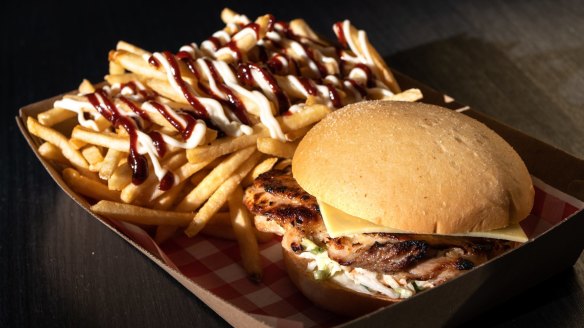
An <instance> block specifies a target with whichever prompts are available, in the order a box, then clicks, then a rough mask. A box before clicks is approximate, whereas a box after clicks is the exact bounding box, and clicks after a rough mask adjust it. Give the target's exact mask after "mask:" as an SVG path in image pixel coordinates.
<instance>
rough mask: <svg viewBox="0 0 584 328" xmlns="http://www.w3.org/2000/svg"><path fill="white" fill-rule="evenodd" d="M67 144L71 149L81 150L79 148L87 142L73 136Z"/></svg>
mask: <svg viewBox="0 0 584 328" xmlns="http://www.w3.org/2000/svg"><path fill="white" fill-rule="evenodd" d="M69 144H70V145H71V147H73V149H77V150H81V148H83V147H85V146H87V142H85V141H83V140H79V139H75V138H71V139H69Z"/></svg>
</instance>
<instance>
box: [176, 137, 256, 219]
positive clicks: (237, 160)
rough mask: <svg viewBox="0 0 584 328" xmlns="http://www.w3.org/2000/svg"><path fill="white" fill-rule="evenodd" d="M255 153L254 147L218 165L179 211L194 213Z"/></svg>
mask: <svg viewBox="0 0 584 328" xmlns="http://www.w3.org/2000/svg"><path fill="white" fill-rule="evenodd" d="M254 151H255V149H254V148H253V147H249V148H244V149H242V150H239V151H237V152H235V153H233V155H231V156H229V157H228V158H227V159H225V161H223V162H221V164H219V165H217V167H215V168H214V169H213V170H212V171H211V172H210V173H209V175H207V176H206V177H205V178H204V179H203V180H202V181H201V182H200V183H199V184H198V185H197V186H196V187H195V189H194V190H193V191H192V192H191V193H189V194H188V195H187V196H186V197H185V198H184V199H183V200H182V202H181V203H180V204H179V205H178V206H177V210H179V211H193V210H195V209H197V208H199V206H201V204H203V202H205V201H206V200H207V199H209V197H210V196H211V194H213V193H214V192H215V190H217V188H219V186H221V183H222V182H223V178H224V177H225V176H230V175H231V174H232V173H233V172H235V170H236V169H237V168H238V167H240V166H241V164H242V163H243V162H245V161H246V160H247V159H248V158H249V157H250V156H251V154H252V153H253V152H254Z"/></svg>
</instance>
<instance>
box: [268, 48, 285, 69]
mask: <svg viewBox="0 0 584 328" xmlns="http://www.w3.org/2000/svg"><path fill="white" fill-rule="evenodd" d="M282 59H283V60H285V61H288V58H287V56H286V55H284V54H281V53H276V54H274V55H273V56H272V58H270V60H268V62H267V65H268V68H269V69H270V71H272V73H274V74H286V72H285V71H284V64H282Z"/></svg>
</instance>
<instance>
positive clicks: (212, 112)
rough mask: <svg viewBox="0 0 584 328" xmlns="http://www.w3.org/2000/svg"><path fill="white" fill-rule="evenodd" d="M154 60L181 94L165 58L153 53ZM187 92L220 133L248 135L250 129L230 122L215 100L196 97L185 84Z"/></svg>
mask: <svg viewBox="0 0 584 328" xmlns="http://www.w3.org/2000/svg"><path fill="white" fill-rule="evenodd" d="M153 56H154V58H156V60H158V62H159V63H160V64H161V65H162V66H163V67H164V69H165V70H166V77H167V79H168V82H169V83H170V85H171V86H172V88H173V89H174V90H175V91H176V92H177V93H178V94H182V89H181V88H180V86H179V85H178V84H177V82H176V81H175V79H174V77H173V76H172V68H171V66H170V63H169V62H168V61H167V60H166V58H165V57H164V56H163V55H162V54H161V53H159V52H155V53H154V54H153ZM185 84H186V86H187V88H188V89H189V92H191V93H192V94H193V95H195V98H196V99H197V100H198V101H199V102H200V103H201V104H202V105H203V106H204V107H205V109H206V110H207V112H208V113H209V117H210V118H211V121H212V122H213V124H215V125H216V126H217V127H218V128H219V129H221V131H223V132H225V134H227V135H229V136H234V137H237V136H240V135H242V134H250V133H251V132H250V131H251V127H249V126H247V125H244V124H241V123H240V122H237V121H231V120H229V118H227V116H226V115H225V111H224V110H223V106H222V105H221V104H220V103H219V102H218V101H217V100H215V99H212V98H206V97H200V96H199V95H197V93H196V92H195V90H194V89H193V88H192V87H191V85H190V84H188V83H185Z"/></svg>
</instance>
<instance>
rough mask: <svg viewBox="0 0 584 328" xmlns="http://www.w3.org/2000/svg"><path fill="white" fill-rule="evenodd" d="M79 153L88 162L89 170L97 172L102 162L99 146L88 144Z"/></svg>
mask: <svg viewBox="0 0 584 328" xmlns="http://www.w3.org/2000/svg"><path fill="white" fill-rule="evenodd" d="M81 154H82V155H83V157H85V160H86V161H87V162H88V163H89V170H90V171H91V172H99V169H100V168H101V163H102V162H103V155H102V154H101V151H100V150H99V148H97V147H96V146H89V147H86V148H84V149H83V150H81Z"/></svg>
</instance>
